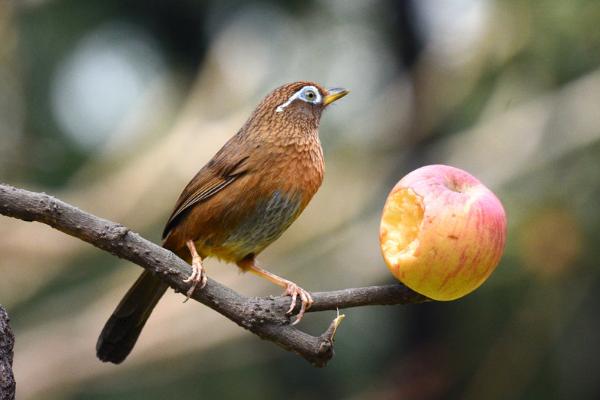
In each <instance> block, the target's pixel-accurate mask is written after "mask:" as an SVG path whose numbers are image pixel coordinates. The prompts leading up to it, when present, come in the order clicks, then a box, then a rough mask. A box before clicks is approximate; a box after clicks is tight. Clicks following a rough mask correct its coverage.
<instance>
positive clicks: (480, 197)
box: [379, 165, 506, 300]
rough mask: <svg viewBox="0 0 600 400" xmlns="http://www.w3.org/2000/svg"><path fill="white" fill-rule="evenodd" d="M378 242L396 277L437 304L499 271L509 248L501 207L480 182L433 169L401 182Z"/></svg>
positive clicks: (447, 169)
mask: <svg viewBox="0 0 600 400" xmlns="http://www.w3.org/2000/svg"><path fill="white" fill-rule="evenodd" d="M379 241H380V244H381V250H382V252H383V257H384V259H385V262H386V264H387V266H388V268H389V269H390V271H391V272H392V274H393V275H394V276H395V277H396V278H397V279H398V280H400V282H402V283H403V284H405V285H406V286H408V287H409V288H411V289H412V290H414V291H416V292H418V293H421V294H423V295H425V296H427V297H429V298H430V299H433V300H454V299H457V298H459V297H462V296H465V295H466V294H468V293H470V292H472V291H473V290H475V289H477V288H478V287H479V286H480V285H481V284H482V283H483V282H484V281H485V280H486V279H487V278H488V277H489V276H490V274H491V273H492V272H493V271H494V269H495V268H496V266H497V265H498V262H499V261H500V258H501V256H502V252H503V251H504V244H505V242H506V214H505V212H504V208H503V207H502V203H500V200H498V198H497V197H496V196H495V195H494V193H493V192H492V191H490V190H489V189H488V188H487V187H485V186H484V185H483V184H482V183H481V182H479V181H478V180H477V179H476V178H475V177H473V176H472V175H470V174H469V173H468V172H465V171H463V170H461V169H458V168H454V167H450V166H447V165H428V166H425V167H422V168H419V169H416V170H414V171H412V172H411V173H409V174H408V175H406V176H405V177H404V178H402V179H401V180H400V181H399V182H398V183H397V184H396V186H394V188H393V189H392V191H391V192H390V194H389V195H388V198H387V200H386V203H385V206H384V208H383V215H382V217H381V227H380V232H379Z"/></svg>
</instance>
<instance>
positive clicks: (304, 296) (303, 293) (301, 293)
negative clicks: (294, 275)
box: [238, 258, 313, 325]
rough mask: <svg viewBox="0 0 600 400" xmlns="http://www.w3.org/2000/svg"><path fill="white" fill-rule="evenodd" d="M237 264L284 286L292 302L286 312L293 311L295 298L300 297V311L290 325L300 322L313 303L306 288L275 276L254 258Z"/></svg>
mask: <svg viewBox="0 0 600 400" xmlns="http://www.w3.org/2000/svg"><path fill="white" fill-rule="evenodd" d="M238 266H239V267H240V268H242V269H243V270H247V271H251V272H253V273H255V274H256V275H258V276H260V277H262V278H265V279H267V280H268V281H269V282H272V283H274V284H276V285H277V286H281V287H282V288H284V289H285V291H284V292H283V293H284V294H285V295H286V296H291V298H292V303H291V305H290V309H289V310H288V311H287V313H286V314H291V313H292V311H294V308H296V300H297V298H298V297H300V301H301V302H302V306H301V307H300V312H299V313H298V315H297V316H296V320H295V321H294V322H293V323H292V325H296V324H297V323H298V322H300V320H302V317H303V316H304V313H305V312H306V310H308V309H309V308H310V306H311V305H312V303H313V299H312V296H311V295H310V293H309V292H308V291H307V290H304V289H302V288H301V287H300V286H298V285H296V284H295V283H294V282H292V281H288V280H287V279H284V278H282V277H280V276H277V275H275V274H273V273H271V272H269V271H267V270H265V269H262V268H261V267H259V266H258V263H257V262H256V260H255V259H254V258H251V259H244V260H242V261H240V262H238Z"/></svg>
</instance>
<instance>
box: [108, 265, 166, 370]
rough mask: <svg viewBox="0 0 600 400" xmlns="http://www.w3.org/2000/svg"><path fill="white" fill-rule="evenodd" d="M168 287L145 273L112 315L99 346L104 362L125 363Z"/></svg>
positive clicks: (150, 274)
mask: <svg viewBox="0 0 600 400" xmlns="http://www.w3.org/2000/svg"><path fill="white" fill-rule="evenodd" d="M167 288H168V286H167V284H166V283H163V282H162V281H161V280H159V279H158V278H157V277H155V276H154V275H153V274H152V273H150V272H148V271H144V273H142V275H140V277H139V278H138V279H137V281H135V283H134V284H133V286H132V287H131V288H130V289H129V291H128V292H127V294H125V297H123V300H121V302H120V303H119V305H118V306H117V308H116V309H115V311H114V312H113V313H112V315H111V316H110V318H109V319H108V321H107V322H106V324H105V325H104V328H103V329H102V332H101V333H100V337H99V338H98V343H96V355H97V356H98V358H99V359H100V360H102V361H105V362H106V361H110V362H112V363H115V364H119V363H120V362H122V361H123V360H124V359H125V358H126V357H127V355H128V354H129V353H130V352H131V349H133V346H134V345H135V342H136V341H137V339H138V337H139V336H140V333H141V332H142V328H143V327H144V324H145V323H146V321H147V320H148V317H149V316H150V314H151V313H152V310H153V309H154V307H155V306H156V303H158V301H159V300H160V298H161V297H162V295H163V294H164V293H165V291H166V290H167Z"/></svg>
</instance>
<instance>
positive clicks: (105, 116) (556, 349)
mask: <svg viewBox="0 0 600 400" xmlns="http://www.w3.org/2000/svg"><path fill="white" fill-rule="evenodd" d="M599 20H600V3H598V2H597V1H594V0H572V1H562V0H544V1H541V2H533V1H524V0H508V1H497V0H496V1H494V0H446V1H439V0H412V1H411V0H403V1H384V0H369V1H364V2H358V1H357V2H349V1H344V0H332V1H327V0H313V1H308V2H305V1H283V2H280V1H267V0H265V1H258V2H243V1H236V0H231V1H223V2H221V1H200V0H198V1H193V0H183V1H177V2H169V1H155V2H147V1H140V0H126V1H117V0H105V1H98V0H94V1H86V2H82V1H75V0H37V1H34V0H24V1H21V2H10V1H5V2H0V37H1V38H2V40H0V179H2V180H3V181H7V182H8V183H11V184H14V185H17V186H22V187H26V188H29V189H33V190H45V191H47V192H49V193H52V194H54V195H57V196H58V197H60V198H62V199H64V200H66V201H69V202H71V203H73V204H75V205H77V206H80V207H82V208H84V209H86V210H89V211H91V212H93V213H96V214H98V215H100V216H102V217H105V218H108V219H112V220H115V221H118V222H121V223H123V224H125V225H127V226H130V227H132V228H133V229H135V230H138V231H140V232H141V233H142V234H144V235H145V236H147V237H149V238H151V239H153V240H156V241H158V240H159V237H158V236H159V232H160V230H161V227H162V224H163V223H164V220H165V218H166V216H167V215H168V213H169V211H170V207H171V205H172V204H173V202H174V200H175V198H176V196H177V195H178V193H179V191H180V190H181V188H182V187H183V185H184V184H185V183H186V182H187V181H188V180H189V178H190V177H191V176H192V175H193V174H194V173H195V171H196V170H197V169H198V168H199V167H201V166H202V165H203V164H204V163H205V162H206V161H207V160H208V159H209V158H210V156H211V155H212V154H213V153H214V152H215V151H216V150H217V149H218V148H219V147H220V146H221V145H222V144H223V143H224V142H225V140H226V139H227V138H228V137H229V136H230V135H232V134H234V133H235V131H236V129H238V128H239V126H241V124H242V123H243V121H244V118H245V117H246V116H247V115H248V114H249V112H250V111H251V110H252V108H253V106H254V105H255V104H256V102H257V101H258V100H259V99H260V98H261V97H262V96H264V94H265V93H267V92H268V91H269V90H271V89H272V88H274V87H276V86H278V85H279V84H281V83H284V82H287V81H295V80H304V79H307V80H316V81H318V82H321V83H323V84H325V85H331V86H343V87H347V88H349V89H350V90H351V92H352V93H351V95H350V96H348V97H347V98H345V99H344V100H343V101H341V102H340V104H339V105H337V104H336V107H334V108H333V109H332V110H329V111H328V112H327V114H326V115H325V116H324V118H323V123H322V128H321V137H322V141H323V144H324V147H325V152H326V160H327V174H326V181H325V183H324V186H323V188H322V189H321V191H320V192H319V194H318V195H317V196H316V198H315V199H314V201H313V202H312V203H311V205H310V207H309V208H308V209H307V211H306V212H305V213H304V215H303V216H302V217H301V218H300V220H299V221H298V222H297V223H295V224H294V225H293V226H292V228H291V229H290V230H289V232H287V233H286V234H285V235H284V236H283V237H282V238H281V239H280V240H279V241H278V242H277V243H275V244H274V245H273V246H272V247H271V248H269V249H268V250H267V251H266V252H265V254H264V256H263V258H262V261H263V263H264V264H265V265H267V266H269V268H271V269H272V270H273V271H275V272H277V273H279V274H281V275H283V276H286V277H287V278H290V279H292V280H294V281H296V282H298V283H299V284H301V285H302V286H303V287H305V288H307V289H309V290H315V291H318V290H328V289H336V288H343V287H352V286H363V285H369V284H375V283H383V282H391V281H392V278H391V276H389V274H388V273H387V269H386V268H385V266H384V265H383V261H382V259H381V257H380V254H379V248H378V243H377V226H378V219H379V212H380V210H381V207H382V205H383V201H384V199H385V196H386V194H387V191H388V190H389V188H390V187H391V185H392V184H393V183H394V182H395V181H397V180H398V179H399V178H400V177H401V176H402V175H404V174H405V173H407V172H408V171H410V170H412V169H414V168H416V167H418V166H421V165H424V164H428V163H450V164H453V165H456V166H458V167H461V168H465V169H467V170H469V171H470V172H471V173H473V174H474V175H475V176H477V177H479V178H481V179H482V180H483V181H484V182H485V183H486V184H488V186H490V187H491V188H492V189H493V190H494V191H495V192H496V193H498V195H499V197H500V198H501V199H502V201H503V203H504V205H505V207H506V209H507V212H508V215H509V224H510V227H509V241H508V244H507V249H506V254H505V256H504V258H503V260H502V262H501V265H500V266H499V267H498V269H497V271H496V272H495V273H494V275H492V277H491V278H490V279H489V281H488V282H487V283H486V284H485V285H483V286H482V287H481V288H480V289H479V290H477V291H476V292H475V293H473V294H471V295H469V296H468V297H466V298H464V299H461V300H458V301H454V302H449V303H431V304H424V305H415V306H407V307H389V308H388V307H370V308H362V309H356V310H347V311H346V315H347V318H346V320H345V321H344V323H343V324H342V325H341V327H340V330H339V331H338V335H337V337H336V356H335V358H334V360H333V361H332V362H331V363H330V365H329V366H328V367H327V368H325V369H322V370H318V369H314V368H312V367H311V366H309V365H307V364H306V363H305V362H304V361H302V360H300V359H299V358H298V357H296V356H294V355H293V354H288V353H286V352H284V351H282V350H280V349H278V348H275V347H274V346H273V345H272V344H271V343H267V342H263V341H260V340H258V339H257V338H256V337H253V336H251V335H250V334H248V333H246V332H243V331H242V330H241V329H239V328H238V327H237V326H233V324H231V323H229V322H228V321H226V320H225V319H224V318H222V317H221V316H219V315H215V314H214V313H212V312H211V311H210V310H206V309H205V307H203V306H201V305H199V304H185V305H182V304H181V298H180V297H179V296H175V295H172V294H171V295H169V296H167V297H168V298H165V299H164V301H163V302H161V304H160V305H159V307H158V308H157V310H156V312H155V314H154V315H153V316H152V318H151V319H150V321H149V323H148V326H147V327H146V329H145V331H144V333H143V334H142V337H141V339H140V342H139V343H138V346H137V347H136V349H135V350H134V352H133V354H132V355H131V356H130V358H129V359H128V360H127V361H126V362H125V363H124V364H123V365H122V366H112V365H103V364H101V363H100V362H99V361H97V360H96V359H95V355H94V344H95V340H96V337H97V334H98V333H99V331H100V328H101V327H102V325H103V323H104V321H105V319H106V318H107V317H108V315H109V313H110V312H111V311H112V309H113V307H114V306H115V305H116V303H117V301H118V299H119V298H120V296H121V295H122V294H123V293H124V291H125V290H126V288H127V287H128V286H129V285H130V284H131V282H133V280H134V278H135V276H136V274H138V273H139V268H137V267H135V266H131V265H127V264H123V263H122V262H120V261H119V260H116V259H114V258H112V257H110V256H108V255H106V254H103V253H101V252H100V251H97V250H95V249H93V248H90V247H89V246H87V245H85V244H82V243H80V242H78V241H77V240H75V239H72V238H68V237H65V236H64V235H62V234H59V233H57V232H53V231H52V230H50V229H48V228H45V227H42V226H40V225H32V224H25V223H23V222H21V221H12V220H9V219H6V218H3V219H0V252H1V253H2V254H3V257H2V258H0V274H1V275H0V276H1V279H0V302H2V303H3V304H4V305H5V306H7V309H8V312H9V314H10V315H11V317H12V320H13V323H14V330H15V334H16V337H17V346H16V349H15V373H16V379H17V382H18V385H17V387H18V389H17V390H18V391H19V398H23V399H33V398H45V399H52V398H57V399H58V398H77V399H100V398H102V399H136V398H140V399H142V398H143V399H163V398H184V397H187V398H196V397H202V398H238V397H244V398H247V399H265V398H274V399H278V398H288V399H300V398H308V397H310V398H346V399H400V398H401V399H439V398H444V399H447V398H461V399H532V398H536V399H537V398H544V399H563V398H569V399H570V398H576V399H596V398H598V397H599V396H600V383H599V381H598V380H597V378H596V376H595V375H596V374H595V373H594V372H595V371H597V370H598V369H599V368H600V365H599V361H598V360H600V345H598V341H597V332H598V330H599V329H600V317H599V315H600V313H599V312H598V311H599V310H598V302H597V300H596V297H597V296H595V293H596V292H597V291H598V290H599V289H600V283H599V279H598V275H599V274H598V266H597V262H596V260H597V259H598V258H599V256H600V254H599V253H600V246H598V244H597V238H598V237H599V235H600V162H599V161H598V160H600V113H598V110H597V107H598V104H600V30H598V29H597V24H598V21H599ZM190 150H191V151H190ZM209 274H210V275H211V276H212V277H214V278H215V279H217V280H219V281H222V282H223V283H225V284H227V285H228V286H231V287H233V288H234V289H235V290H238V291H240V292H242V293H244V294H248V295H266V294H271V293H275V292H274V288H273V287H271V286H269V285H268V284H265V283H264V282H260V281H259V280H257V279H256V278H254V277H251V276H243V275H239V274H238V273H237V271H236V269H235V268H234V267H232V266H225V265H221V264H219V263H216V262H212V263H210V264H209ZM321 314H322V313H321ZM331 318H332V315H325V314H323V315H320V314H319V315H312V314H311V315H309V316H308V317H307V318H306V322H303V329H307V330H308V331H311V332H315V333H316V332H319V331H320V330H322V329H323V327H325V326H326V325H327V324H328V323H329V321H330V319H331Z"/></svg>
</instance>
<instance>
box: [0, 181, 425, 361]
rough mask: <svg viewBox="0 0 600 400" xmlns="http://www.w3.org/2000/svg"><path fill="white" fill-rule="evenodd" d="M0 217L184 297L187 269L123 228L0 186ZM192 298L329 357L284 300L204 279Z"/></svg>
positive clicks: (360, 292) (374, 299) (390, 296)
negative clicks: (56, 234) (33, 225)
mask: <svg viewBox="0 0 600 400" xmlns="http://www.w3.org/2000/svg"><path fill="white" fill-rule="evenodd" d="M0 214H3V215H6V216H9V217H13V218H18V219H21V220H24V221H37V222H42V223H44V224H47V225H49V226H51V227H53V228H55V229H58V230H59V231H61V232H64V233H66V234H68V235H71V236H74V237H77V238H79V239H81V240H84V241H86V242H88V243H90V244H92V245H94V246H96V247H98V248H100V249H102V250H105V251H108V252H110V253H111V254H114V255H116V256H117V257H120V258H124V259H126V260H129V261H131V262H133V263H135V264H137V265H139V266H141V267H142V268H145V269H148V270H150V271H152V272H154V273H155V274H157V276H159V277H160V279H162V280H163V281H165V282H166V283H168V284H169V286H171V287H172V288H173V289H175V291H177V292H181V293H185V292H186V291H187V289H188V284H186V283H184V282H183V280H184V279H185V278H187V277H188V276H189V275H190V273H191V268H190V266H189V265H188V264H187V263H186V262H185V261H183V260H181V259H180V258H178V257H177V256H176V255H175V254H173V253H171V252H170V251H168V250H166V249H164V248H162V247H160V246H158V245H156V244H154V243H152V242H150V241H148V240H146V239H144V238H143V237H141V236H140V235H139V234H137V233H135V232H133V231H131V230H129V229H128V228H126V227H125V226H123V225H120V224H117V223H114V222H111V221H108V220H105V219H102V218H99V217H96V216H94V215H92V214H89V213H86V212H84V211H81V210H79V209H78V208H76V207H73V206H71V205H69V204H67V203H65V202H63V201H60V200H58V199H56V198H54V197H52V196H49V195H47V194H45V193H35V192H30V191H27V190H23V189H18V188H15V187H12V186H9V185H6V184H2V183H0ZM312 297H313V300H314V304H313V305H312V307H311V308H310V310H309V311H311V312H314V311H324V310H335V309H343V308H349V307H358V306H366V305H383V304H412V303H422V302H424V301H428V299H427V298H426V297H424V296H422V295H420V294H417V293H415V292H413V291H412V290H410V289H408V288H407V287H405V286H402V285H400V284H394V285H385V286H370V287H362V288H354V289H344V290H337V291H331V292H318V293H312ZM192 298H193V299H194V300H197V301H199V302H201V303H203V304H205V305H207V306H208V307H210V308H212V309H213V310H215V311H217V312H218V313H220V314H222V315H224V316H226V317H227V318H229V319H230V320H232V321H233V322H235V323H236V324H238V325H239V326H241V327H243V328H245V329H248V330H249V331H251V332H252V333H254V334H256V335H258V336H259V337H261V338H263V339H266V340H270V341H272V342H274V343H277V344H278V345H279V346H281V347H283V348H284V349H286V350H289V351H292V352H295V353H297V354H299V355H300V356H301V357H303V358H304V359H306V360H307V361H309V362H310V363H311V364H313V365H315V366H318V367H322V366H325V365H326V364H327V362H328V361H329V360H330V359H331V357H332V356H333V346H332V343H333V334H328V333H327V331H326V332H325V333H324V334H323V335H321V336H312V335H309V334H307V333H305V332H302V331H301V330H299V329H297V328H296V327H293V326H291V325H290V324H289V323H290V317H289V316H288V315H286V311H287V308H288V307H289V302H290V299H289V297H257V298H256V297H255V298H249V297H245V296H242V295H240V294H238V293H236V292H235V291H233V290H231V289H230V288H228V287H226V286H223V285H222V284H220V283H218V282H216V281H215V280H213V279H210V278H209V279H208V283H207V285H206V287H204V289H202V290H196V291H195V292H194V294H193V295H192ZM296 311H297V310H296ZM338 324H339V323H338ZM336 328H337V325H336ZM334 331H335V330H334Z"/></svg>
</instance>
